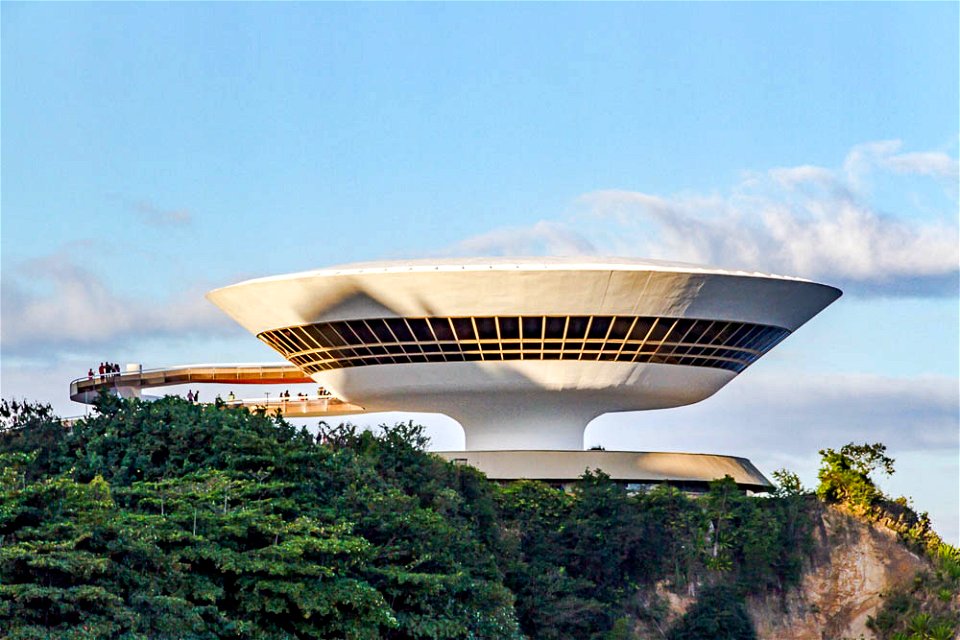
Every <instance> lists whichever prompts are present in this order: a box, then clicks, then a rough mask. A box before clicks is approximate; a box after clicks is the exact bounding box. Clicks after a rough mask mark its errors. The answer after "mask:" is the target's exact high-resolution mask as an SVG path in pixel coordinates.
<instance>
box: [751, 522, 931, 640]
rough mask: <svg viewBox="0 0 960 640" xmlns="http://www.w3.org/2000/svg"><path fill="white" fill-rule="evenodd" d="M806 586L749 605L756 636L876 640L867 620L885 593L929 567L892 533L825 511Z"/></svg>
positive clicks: (778, 639)
mask: <svg viewBox="0 0 960 640" xmlns="http://www.w3.org/2000/svg"><path fill="white" fill-rule="evenodd" d="M814 536H815V545H816V546H815V551H814V555H813V558H812V560H811V562H810V564H809V566H808V567H807V568H806V570H805V571H804V576H803V581H802V582H801V584H800V586H799V587H798V588H795V589H792V590H791V591H790V592H789V593H788V594H787V595H786V596H785V597H784V598H778V597H767V598H762V599H752V600H751V601H750V602H749V610H750V614H751V616H752V618H753V620H754V624H755V625H756V629H757V635H758V636H759V637H760V638H764V639H767V638H769V639H770V640H819V639H830V640H836V639H840V638H860V637H861V636H862V637H864V638H872V637H873V632H872V631H871V630H870V629H869V628H868V627H867V619H868V617H869V616H872V615H874V614H875V613H876V612H877V610H878V608H879V607H880V606H881V605H882V597H881V596H882V594H883V593H885V592H888V591H890V590H891V589H893V588H895V587H897V586H900V585H903V584H905V583H908V582H910V581H912V580H913V578H914V576H915V575H916V573H917V571H919V570H921V569H924V568H927V567H929V566H930V565H929V562H928V561H927V560H925V559H924V558H921V557H919V556H917V555H916V554H914V553H911V552H910V550H908V549H907V548H906V547H905V546H904V545H903V544H901V543H900V542H898V541H897V537H896V534H895V533H893V532H892V531H890V530H888V529H883V528H879V527H876V526H871V525H870V524H868V523H866V522H863V521H862V520H858V519H856V518H854V517H852V516H850V515H848V514H846V513H844V512H842V511H840V510H839V509H836V508H832V507H824V508H823V509H822V511H821V515H820V518H819V527H818V528H817V531H816V532H815V534H814Z"/></svg>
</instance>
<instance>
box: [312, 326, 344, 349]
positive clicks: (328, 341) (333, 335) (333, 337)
mask: <svg viewBox="0 0 960 640" xmlns="http://www.w3.org/2000/svg"><path fill="white" fill-rule="evenodd" d="M317 332H318V333H319V334H320V341H321V343H322V344H323V345H324V346H328V347H337V346H340V345H343V344H346V342H344V340H343V338H341V337H340V334H339V333H337V332H336V331H334V330H333V327H331V326H330V325H329V324H320V325H317Z"/></svg>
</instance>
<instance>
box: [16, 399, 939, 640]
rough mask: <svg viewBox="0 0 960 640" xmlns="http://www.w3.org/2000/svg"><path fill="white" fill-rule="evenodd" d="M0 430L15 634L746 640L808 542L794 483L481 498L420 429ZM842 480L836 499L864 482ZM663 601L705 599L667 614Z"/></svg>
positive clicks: (174, 412)
mask: <svg viewBox="0 0 960 640" xmlns="http://www.w3.org/2000/svg"><path fill="white" fill-rule="evenodd" d="M0 418H2V425H0V428H2V432H0V633H2V634H3V635H4V637H8V638H50V637H57V638H78V639H79V638H130V639H133V638H151V639H153V638H171V639H172V638H258V639H259V638H277V639H279V638H391V639H392V638H404V639H406V638H410V639H413V638H417V639H419V638H491V639H492V638H496V639H501V638H503V639H509V638H522V637H528V638H536V639H554V638H557V639H558V638H596V639H611V640H612V639H614V638H617V639H629V638H640V637H658V638H671V639H673V640H680V639H688V638H703V637H710V638H731V639H734V638H754V637H755V635H754V631H753V629H752V626H751V623H750V620H749V617H748V616H747V614H746V610H745V608H744V601H745V600H744V599H745V598H746V597H747V596H749V595H752V594H769V593H784V592H785V591H786V590H787V589H789V588H790V587H791V586H793V585H795V584H797V582H798V581H799V579H800V576H801V569H802V566H803V563H804V560H805V558H806V556H807V554H808V553H809V551H810V549H811V545H812V530H813V526H814V522H815V518H814V513H815V511H816V505H817V501H816V499H815V498H813V497H812V496H810V495H809V494H806V493H805V492H804V491H803V489H802V487H800V483H799V482H798V481H797V479H796V476H793V475H792V474H789V473H786V472H782V473H778V474H775V475H776V477H777V479H778V482H779V484H780V489H778V491H777V492H776V494H775V495H773V496H772V497H769V498H752V497H747V496H745V495H744V494H742V493H741V492H740V491H738V490H737V488H736V486H735V484H734V483H733V481H732V480H730V479H729V478H727V479H724V480H719V481H716V482H714V483H713V484H712V485H711V487H710V490H709V492H708V493H706V494H705V495H703V496H701V497H698V498H692V497H690V496H688V495H686V494H684V493H682V492H680V491H678V490H676V489H672V488H670V487H659V488H657V489H654V490H652V491H648V492H641V493H637V494H628V493H627V492H626V490H625V489H624V488H623V487H622V486H619V485H617V484H616V483H614V482H611V481H610V479H609V478H608V477H606V476H605V475H604V474H602V473H591V472H587V473H586V474H585V475H584V477H583V479H582V482H581V483H580V484H579V486H578V487H577V489H576V490H575V491H574V492H572V493H564V492H563V491H560V490H557V489H554V488H551V487H549V486H546V485H544V484H542V483H537V482H518V483H515V484H512V485H510V486H506V487H500V486H498V485H496V484H493V483H491V482H489V481H487V480H486V479H485V478H484V477H483V476H482V474H480V473H479V472H477V471H476V470H474V469H472V468H470V467H465V466H457V465H452V464H449V463H447V462H445V461H443V460H441V459H439V458H438V457H436V456H432V455H430V454H428V453H425V451H424V448H425V445H426V440H425V438H424V436H423V432H422V429H421V428H420V427H417V426H415V425H412V424H399V425H395V426H392V427H384V428H383V429H382V431H381V432H380V433H371V432H366V431H360V430H358V429H356V428H354V427H352V426H349V425H346V426H339V427H329V426H327V425H321V428H320V431H319V434H317V435H313V434H311V433H309V432H307V431H306V430H303V429H298V428H295V427H293V426H291V425H289V424H288V423H286V422H285V421H283V420H282V419H280V418H276V417H271V416H266V415H262V414H259V415H258V414H251V413H249V412H247V411H246V410H244V409H230V408H226V407H223V406H215V405H206V406H203V405H195V404H190V403H187V402H185V401H183V400H180V399H177V398H165V399H163V400H159V401H156V402H151V403H145V402H139V401H125V400H118V399H116V398H111V397H107V396H104V397H103V398H102V399H101V401H100V403H99V405H98V412H97V414H96V415H94V416H93V417H90V418H87V419H83V420H80V421H78V422H77V423H75V424H74V425H73V426H72V428H70V429H65V428H64V427H63V426H62V425H61V423H60V421H59V420H58V419H57V418H56V417H55V416H54V415H52V413H51V411H50V410H49V408H47V407H43V406H38V405H32V404H24V403H3V405H2V407H0ZM881 453H882V452H881ZM838 455H839V456H840V457H839V458H837V459H836V460H834V462H830V463H829V464H830V465H832V466H830V468H831V469H833V468H836V469H840V470H845V469H846V467H845V466H844V465H847V466H849V464H848V462H849V460H851V459H853V458H856V456H853V458H851V455H850V452H840V453H839V454H838ZM830 460H833V459H832V458H831V459H830ZM857 460H860V458H857ZM863 460H867V461H868V466H869V464H870V463H869V460H870V459H869V458H863ZM891 464H892V461H891ZM851 468H852V469H853V472H854V476H852V477H846V476H844V477H842V478H839V479H837V480H836V483H837V484H836V486H837V487H840V488H841V489H843V490H844V491H846V490H847V489H846V488H848V487H853V486H854V484H856V482H860V481H862V480H863V479H864V478H866V479H867V481H869V473H870V471H871V470H872V468H859V467H851ZM857 474H859V475H857ZM851 482H853V483H854V484H851ZM824 486H825V485H824ZM831 486H833V485H831ZM857 486H859V485H857ZM821 488H823V487H821ZM824 491H826V489H824ZM831 491H833V490H832V489H831ZM857 491H859V489H858V490H857ZM855 493H856V492H855ZM862 493H863V492H862V491H860V492H859V493H856V495H858V496H859V495H861V494H862ZM851 495H853V494H851ZM845 496H846V494H841V493H836V492H835V493H831V494H830V499H836V500H848V498H846V497H845ZM944 548H947V549H950V548H949V547H945V546H944ZM938 584H939V583H938ZM665 590H666V591H674V592H676V593H682V594H686V595H697V596H698V600H697V602H696V604H695V605H694V606H693V607H691V608H690V610H689V611H688V612H687V614H686V615H685V616H683V617H681V618H679V619H677V620H671V619H669V618H668V616H667V615H666V614H667V606H666V603H665V601H664V599H663V597H662V594H663V593H664V591H665ZM658 594H660V595H658ZM924 606H925V605H923V604H922V603H921V604H916V603H914V602H913V601H912V600H911V601H910V603H908V605H907V609H908V611H909V613H910V615H914V616H915V615H918V614H923V615H931V616H934V614H933V613H928V612H927V609H924V608H923V607H924ZM911 607H913V608H912V609H911ZM914 609H915V611H914ZM896 615H897V614H896V613H895V612H894V613H891V616H893V618H894V619H895V620H896V621H899V620H900V618H897V617H896ZM930 622H931V623H932V624H933V625H941V624H949V623H950V622H951V621H950V620H949V619H943V620H941V619H940V618H936V619H933V618H931V620H930ZM882 623H883V622H882V621H881V620H880V617H878V622H877V624H882ZM897 624H899V622H894V623H891V625H888V627H889V628H890V629H892V630H894V631H899V628H897V629H894V627H895V626H896V625H897ZM894 631H891V633H893V632H894ZM891 637H892V636H891ZM918 637H926V636H918Z"/></svg>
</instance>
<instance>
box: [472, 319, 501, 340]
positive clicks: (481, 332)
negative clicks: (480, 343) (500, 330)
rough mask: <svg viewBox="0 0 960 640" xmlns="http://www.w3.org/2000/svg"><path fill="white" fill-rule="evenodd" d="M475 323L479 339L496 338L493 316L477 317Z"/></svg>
mask: <svg viewBox="0 0 960 640" xmlns="http://www.w3.org/2000/svg"><path fill="white" fill-rule="evenodd" d="M476 325H477V335H478V336H479V337H480V339H481V340H496V339H497V323H496V321H495V320H494V319H493V318H477V319H476Z"/></svg>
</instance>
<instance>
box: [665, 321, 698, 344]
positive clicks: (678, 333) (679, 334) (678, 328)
mask: <svg viewBox="0 0 960 640" xmlns="http://www.w3.org/2000/svg"><path fill="white" fill-rule="evenodd" d="M694 324H695V321H694V320H688V319H686V318H681V319H680V320H677V323H676V324H675V325H674V327H673V331H671V332H670V338H669V341H670V342H687V340H686V337H687V334H688V333H690V330H691V329H692V328H693V325H694Z"/></svg>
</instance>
